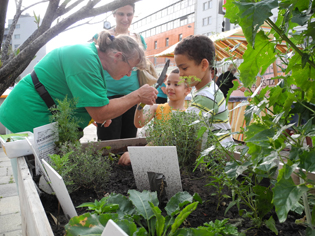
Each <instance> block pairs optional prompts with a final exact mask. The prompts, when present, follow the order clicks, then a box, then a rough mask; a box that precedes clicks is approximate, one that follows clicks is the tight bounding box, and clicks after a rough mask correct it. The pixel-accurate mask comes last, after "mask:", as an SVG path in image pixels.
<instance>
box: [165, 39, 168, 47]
mask: <svg viewBox="0 0 315 236" xmlns="http://www.w3.org/2000/svg"><path fill="white" fill-rule="evenodd" d="M168 43H169V39H168V38H166V39H165V46H168Z"/></svg>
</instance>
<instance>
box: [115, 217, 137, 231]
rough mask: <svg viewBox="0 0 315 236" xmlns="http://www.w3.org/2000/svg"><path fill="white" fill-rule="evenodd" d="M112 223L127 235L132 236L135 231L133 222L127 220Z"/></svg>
mask: <svg viewBox="0 0 315 236" xmlns="http://www.w3.org/2000/svg"><path fill="white" fill-rule="evenodd" d="M114 222H115V223H116V224H117V225H118V226H119V227H120V228H121V229H122V230H123V231H125V233H126V234H127V235H133V234H134V233H135V232H136V231H137V226H136V224H135V223H134V222H131V221H128V220H114Z"/></svg>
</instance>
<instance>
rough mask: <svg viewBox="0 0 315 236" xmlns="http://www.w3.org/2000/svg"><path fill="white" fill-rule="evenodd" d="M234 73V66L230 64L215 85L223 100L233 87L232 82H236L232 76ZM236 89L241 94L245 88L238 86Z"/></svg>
mask: <svg viewBox="0 0 315 236" xmlns="http://www.w3.org/2000/svg"><path fill="white" fill-rule="evenodd" d="M236 71H237V69H236V67H235V65H233V64H230V65H229V67H228V69H227V71H226V72H225V73H222V74H221V75H220V76H219V78H218V79H217V81H216V84H217V85H218V87H219V88H220V90H221V91H222V93H223V94H224V97H225V98H226V97H227V94H228V92H229V90H230V88H232V87H233V86H234V84H233V81H238V79H237V78H236V77H235V76H234V74H235V73H236ZM238 89H239V90H241V91H242V92H244V91H245V88H244V87H242V85H240V86H239V88H238Z"/></svg>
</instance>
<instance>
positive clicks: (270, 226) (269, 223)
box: [265, 216, 278, 235]
mask: <svg viewBox="0 0 315 236" xmlns="http://www.w3.org/2000/svg"><path fill="white" fill-rule="evenodd" d="M265 224H266V227H267V228H268V229H270V230H271V231H272V232H274V233H275V234H276V235H278V229H277V227H276V222H275V220H274V219H273V217H272V216H270V218H269V220H266V221H265Z"/></svg>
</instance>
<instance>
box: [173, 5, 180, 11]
mask: <svg viewBox="0 0 315 236" xmlns="http://www.w3.org/2000/svg"><path fill="white" fill-rule="evenodd" d="M179 9H180V3H176V4H175V6H174V11H175V12H176V11H179Z"/></svg>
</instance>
